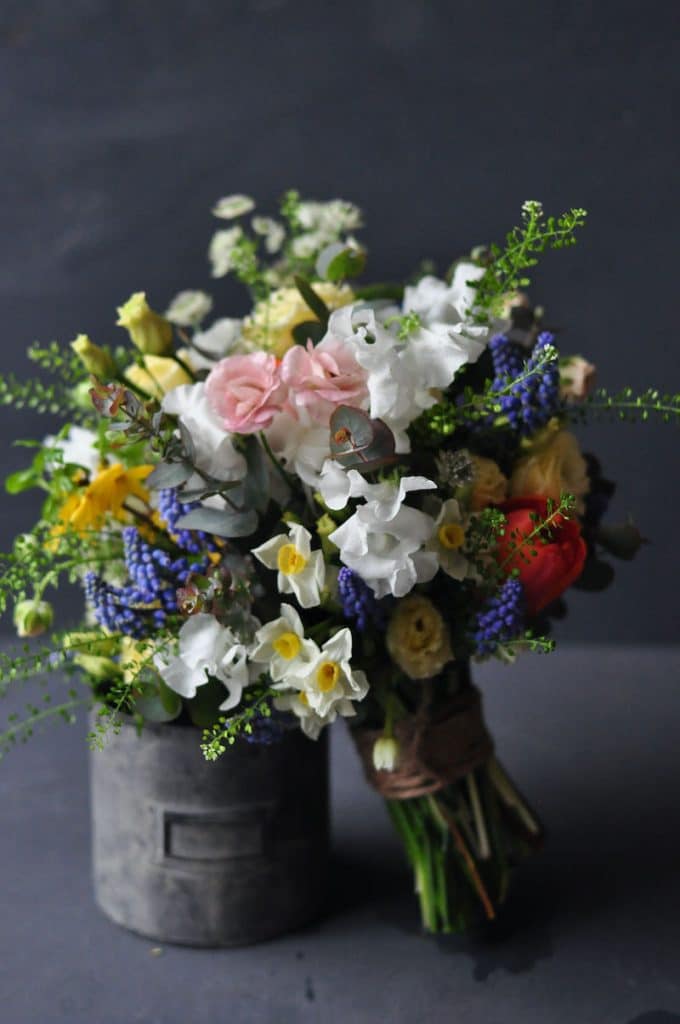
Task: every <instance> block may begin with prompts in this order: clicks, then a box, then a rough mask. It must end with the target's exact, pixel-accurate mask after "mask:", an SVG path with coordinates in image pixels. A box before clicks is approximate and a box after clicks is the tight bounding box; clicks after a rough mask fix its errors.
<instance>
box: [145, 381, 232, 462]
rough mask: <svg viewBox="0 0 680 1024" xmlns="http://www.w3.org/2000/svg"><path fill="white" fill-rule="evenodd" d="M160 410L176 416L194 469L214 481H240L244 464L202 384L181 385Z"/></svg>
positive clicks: (167, 397)
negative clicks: (188, 441)
mask: <svg viewBox="0 0 680 1024" xmlns="http://www.w3.org/2000/svg"><path fill="white" fill-rule="evenodd" d="M161 407H162V409H163V411H164V412H167V413H169V414H170V415H171V416H178V417H179V419H180V420H181V422H182V424H183V425H184V426H185V427H186V429H187V430H188V432H189V435H190V437H191V440H192V441H193V443H194V447H195V449H196V465H197V467H198V468H199V469H200V470H202V471H203V472H204V473H207V474H208V475H209V476H212V477H215V478H216V479H217V480H242V479H243V477H244V476H245V474H246V470H247V466H246V460H245V459H244V457H243V455H241V453H240V452H237V451H236V449H235V448H234V444H233V441H232V439H231V435H230V434H228V433H227V432H226V431H225V429H224V427H223V426H222V424H221V423H220V420H219V419H218V417H217V416H216V415H215V413H214V412H213V410H212V408H211V406H210V404H209V402H208V399H207V397H206V394H205V384H204V383H202V382H201V383H198V384H183V385H181V386H180V387H178V388H175V389H174V390H173V391H169V392H168V393H167V394H166V395H165V396H164V398H163V401H162V403H161Z"/></svg>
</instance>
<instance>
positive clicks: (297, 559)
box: [252, 523, 326, 608]
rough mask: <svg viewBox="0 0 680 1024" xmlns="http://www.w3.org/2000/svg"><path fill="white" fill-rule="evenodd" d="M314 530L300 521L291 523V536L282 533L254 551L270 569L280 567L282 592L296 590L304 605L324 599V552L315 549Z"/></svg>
mask: <svg viewBox="0 0 680 1024" xmlns="http://www.w3.org/2000/svg"><path fill="white" fill-rule="evenodd" d="M311 537H312V535H311V533H310V532H309V530H305V528H304V526H301V525H300V524H299V523H290V524H289V526H288V536H286V534H285V533H280V534H278V536H276V537H272V538H271V540H268V541H265V543H264V544H260V546H259V547H257V548H253V550H252V554H253V555H255V557H256V558H257V559H258V561H260V562H262V564H263V565H266V567H267V568H268V569H277V570H278V577H277V586H278V588H279V593H281V594H294V595H295V597H296V598H297V600H298V601H299V603H300V605H301V606H302V607H303V608H314V607H316V605H318V604H320V603H321V588H322V587H323V584H324V579H325V575H326V570H325V564H324V560H323V553H322V552H321V551H312V549H311V545H310V543H309V542H310V540H311Z"/></svg>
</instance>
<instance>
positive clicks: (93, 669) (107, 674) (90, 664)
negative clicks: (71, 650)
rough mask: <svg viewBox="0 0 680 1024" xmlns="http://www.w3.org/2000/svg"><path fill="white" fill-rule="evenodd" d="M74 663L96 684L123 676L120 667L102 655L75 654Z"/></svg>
mask: <svg viewBox="0 0 680 1024" xmlns="http://www.w3.org/2000/svg"><path fill="white" fill-rule="evenodd" d="M73 661H74V662H75V664H76V665H77V666H78V667H79V668H81V669H82V670H83V672H85V673H86V675H88V676H89V677H90V679H92V680H93V681H94V682H95V683H107V682H109V681H110V680H112V679H118V678H119V677H120V676H122V674H123V673H122V669H121V667H120V665H118V664H117V663H116V662H115V661H112V660H111V658H105V657H102V655H100V654H75V655H74V656H73Z"/></svg>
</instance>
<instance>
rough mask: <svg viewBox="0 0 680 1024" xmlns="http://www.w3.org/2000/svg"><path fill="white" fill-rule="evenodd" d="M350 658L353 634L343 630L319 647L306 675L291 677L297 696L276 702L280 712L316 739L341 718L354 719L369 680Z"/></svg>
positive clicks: (288, 696)
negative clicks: (293, 718) (295, 719)
mask: <svg viewBox="0 0 680 1024" xmlns="http://www.w3.org/2000/svg"><path fill="white" fill-rule="evenodd" d="M314 646H315V647H316V645H314ZM351 656H352V634H351V632H350V630H349V629H347V628H344V629H341V630H339V632H337V633H336V634H335V636H332V637H331V639H330V640H327V641H326V643H325V644H324V645H323V647H321V648H320V649H319V648H318V647H316V654H315V657H314V660H313V661H312V662H311V664H310V665H309V666H308V667H307V671H306V672H305V674H302V675H299V676H296V677H291V681H292V682H293V685H294V686H295V687H297V692H292V693H284V694H282V695H281V697H277V698H276V699H275V706H276V707H277V708H279V710H282V711H284V710H285V711H291V712H292V713H293V714H295V715H297V717H298V718H299V719H300V727H301V729H302V731H303V732H304V733H306V735H308V736H310V737H312V738H313V739H316V738H317V737H318V736H319V733H320V732H321V729H322V728H323V727H324V726H325V725H329V724H330V723H331V722H334V721H335V719H336V718H337V716H338V715H341V716H342V717H344V718H351V717H353V716H354V715H355V714H356V711H355V709H354V704H353V701H357V700H363V699H364V697H365V696H366V694H367V693H368V689H369V686H368V680H367V678H366V676H365V674H364V673H363V672H361V671H358V670H353V669H352V667H351V665H350V658H351Z"/></svg>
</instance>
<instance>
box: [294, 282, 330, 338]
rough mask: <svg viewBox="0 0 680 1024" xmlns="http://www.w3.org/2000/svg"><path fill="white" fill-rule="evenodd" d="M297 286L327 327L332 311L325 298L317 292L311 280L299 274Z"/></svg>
mask: <svg viewBox="0 0 680 1024" xmlns="http://www.w3.org/2000/svg"><path fill="white" fill-rule="evenodd" d="M295 286H296V288H297V290H298V291H299V292H300V295H301V296H302V298H303V299H304V301H305V303H306V305H307V306H309V308H310V309H311V311H312V313H313V314H314V316H315V317H316V318H317V319H318V320H319V321H320V323H322V324H323V325H324V327H326V325H327V324H328V317H329V316H330V313H329V310H328V307H327V305H326V303H325V302H324V301H323V299H322V298H321V297H320V296H319V295H317V294H316V292H315V291H314V289H313V288H312V286H311V284H310V283H309V281H307V280H306V279H305V278H304V277H301V276H300V275H299V274H296V275H295Z"/></svg>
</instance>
